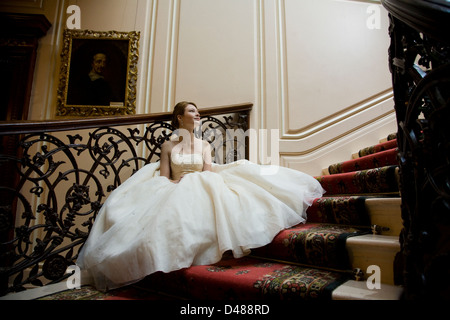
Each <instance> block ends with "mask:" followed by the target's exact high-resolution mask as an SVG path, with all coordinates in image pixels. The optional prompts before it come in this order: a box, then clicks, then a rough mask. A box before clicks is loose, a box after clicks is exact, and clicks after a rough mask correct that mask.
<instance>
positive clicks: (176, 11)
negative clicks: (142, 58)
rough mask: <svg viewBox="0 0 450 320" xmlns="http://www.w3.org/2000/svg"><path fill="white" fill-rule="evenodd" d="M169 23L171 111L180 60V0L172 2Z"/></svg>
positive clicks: (167, 96) (167, 105)
mask: <svg viewBox="0 0 450 320" xmlns="http://www.w3.org/2000/svg"><path fill="white" fill-rule="evenodd" d="M169 10H170V14H169V25H168V34H167V56H166V75H165V86H164V102H163V105H164V107H165V111H167V112H169V111H171V109H172V107H173V105H174V104H175V89H176V75H177V60H178V39H179V35H180V32H179V31H180V30H179V22H180V0H172V1H171V2H170V8H169Z"/></svg>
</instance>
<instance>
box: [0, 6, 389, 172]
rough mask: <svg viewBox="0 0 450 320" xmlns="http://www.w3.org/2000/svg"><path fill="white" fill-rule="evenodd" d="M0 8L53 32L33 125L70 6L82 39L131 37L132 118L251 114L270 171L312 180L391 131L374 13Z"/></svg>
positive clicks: (46, 110) (382, 37)
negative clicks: (183, 104) (134, 68)
mask: <svg viewBox="0 0 450 320" xmlns="http://www.w3.org/2000/svg"><path fill="white" fill-rule="evenodd" d="M5 4H6V5H9V6H8V7H4V8H5V10H8V11H16V12H28V13H44V14H45V15H46V16H47V19H49V21H50V22H51V23H52V28H51V29H50V30H49V32H48V34H47V36H45V37H44V38H42V39H41V44H40V51H39V55H38V60H37V65H36V72H35V84H34V87H33V91H32V98H31V107H30V108H31V110H30V119H50V118H54V115H55V109H56V89H57V87H58V78H59V63H60V58H59V54H60V51H61V43H62V31H63V29H64V28H65V24H66V20H67V18H68V16H69V15H70V14H67V13H66V9H67V7H68V6H69V5H77V6H79V7H80V9H81V29H92V30H96V31H108V30H116V31H134V30H136V31H140V33H141V37H140V42H139V66H138V87H137V101H136V102H137V105H136V107H137V113H150V112H161V111H171V110H172V107H173V105H174V104H175V103H176V102H178V101H180V100H191V101H195V102H196V103H197V105H198V106H199V107H202V106H205V107H206V106H208V107H210V106H221V105H228V104H235V103H242V102H252V103H253V104H254V109H253V112H252V114H251V126H252V128H253V129H257V130H258V129H268V130H269V133H270V130H271V129H275V130H278V132H277V133H278V135H279V136H278V138H279V140H278V141H279V144H278V146H279V155H277V156H275V157H273V159H272V160H273V162H272V163H275V162H279V163H280V164H282V165H284V166H288V167H291V168H294V169H299V170H302V171H304V172H307V173H310V174H312V175H318V174H321V170H322V169H323V168H325V167H326V166H328V165H329V164H331V163H334V162H337V161H341V160H347V159H349V158H350V156H351V154H352V153H354V152H357V151H358V150H359V148H361V147H364V146H367V145H371V144H375V143H376V142H377V141H378V139H380V138H384V137H386V136H387V135H388V134H389V133H393V132H395V131H396V124H395V114H394V110H393V101H392V92H391V79H390V73H389V69H388V62H387V58H388V57H387V50H388V45H389V36H388V17H387V12H386V11H385V10H384V8H383V7H382V6H381V5H380V4H379V2H377V1H364V0H360V1H356V0H355V1H344V0H59V1H58V0H14V1H10V0H5V1H3V5H5ZM378 12H379V15H378ZM378 17H379V19H378ZM368 23H369V25H368ZM252 143H257V144H258V147H259V148H258V150H259V153H260V156H253V159H251V160H252V161H259V160H260V159H262V158H263V157H262V155H264V154H266V152H265V151H264V150H265V149H264V148H263V145H265V144H266V142H265V141H252ZM267 154H268V155H269V156H270V155H271V154H270V152H269V153H267Z"/></svg>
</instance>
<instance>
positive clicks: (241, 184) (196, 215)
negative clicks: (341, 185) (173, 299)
mask: <svg viewBox="0 0 450 320" xmlns="http://www.w3.org/2000/svg"><path fill="white" fill-rule="evenodd" d="M202 167H203V162H202V157H201V155H197V156H196V155H194V156H192V155H177V156H176V157H174V160H173V161H172V163H171V168H172V175H173V178H174V179H178V178H179V177H180V176H181V175H184V174H185V175H184V177H183V179H181V181H180V182H179V183H177V184H176V183H172V182H171V181H169V179H167V178H166V177H161V176H159V162H156V163H151V164H148V165H146V166H144V167H143V168H142V169H140V170H139V171H138V172H136V173H135V174H134V175H133V176H131V177H130V178H129V179H128V180H126V181H125V182H124V183H123V184H122V185H120V186H119V187H118V188H117V189H116V190H114V191H113V192H112V193H111V194H110V196H109V197H108V199H107V200H106V201H105V203H104V204H103V206H102V208H101V210H100V212H99V214H98V216H97V218H96V220H95V223H94V225H93V227H92V230H91V232H90V235H89V237H88V240H87V241H86V243H85V245H84V246H83V248H82V249H81V251H80V254H79V257H78V259H77V265H78V266H79V267H80V268H81V269H82V270H86V271H87V272H88V273H89V275H90V277H91V278H92V279H93V282H94V283H93V284H94V285H95V286H96V287H97V288H98V289H100V290H108V289H113V288H117V287H120V286H124V285H127V284H131V283H134V282H137V281H139V280H141V279H143V278H144V277H145V276H147V275H149V274H151V273H153V272H156V271H163V272H170V271H174V270H178V269H181V268H186V267H189V266H191V265H203V264H212V263H216V262H218V261H219V260H220V259H221V257H222V254H223V253H224V252H225V251H229V250H231V252H232V253H233V256H234V257H236V258H239V257H242V256H244V255H247V254H249V253H250V249H251V248H257V247H261V246H264V245H266V244H268V243H270V242H271V241H272V239H273V238H274V237H275V236H276V235H277V233H278V232H279V231H281V230H282V229H285V228H288V227H291V226H294V225H296V224H299V223H302V222H305V220H306V209H307V208H308V206H310V205H311V204H312V202H313V200H314V199H315V198H318V197H321V196H322V195H323V193H324V190H323V189H322V187H321V185H320V184H319V182H318V181H317V180H316V179H314V178H313V177H311V176H309V175H307V174H305V173H302V172H299V171H296V170H293V169H288V168H284V167H275V168H276V169H277V170H273V169H274V167H271V169H269V168H268V167H265V166H262V165H257V164H254V163H251V162H249V161H247V160H240V161H237V162H233V163H231V164H225V165H213V167H212V171H204V172H202ZM187 173H189V174H187Z"/></svg>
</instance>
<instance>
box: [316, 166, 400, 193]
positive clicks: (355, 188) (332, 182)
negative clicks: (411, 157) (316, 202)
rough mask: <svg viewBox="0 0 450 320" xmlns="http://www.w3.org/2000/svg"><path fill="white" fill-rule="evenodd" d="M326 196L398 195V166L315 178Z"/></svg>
mask: <svg viewBox="0 0 450 320" xmlns="http://www.w3.org/2000/svg"><path fill="white" fill-rule="evenodd" d="M315 178H316V179H317V180H318V181H319V182H320V184H321V185H322V187H323V188H324V189H325V190H326V193H325V195H326V196H329V195H358V194H359V195H367V194H372V195H373V194H382V195H385V194H392V195H395V194H396V195H398V192H399V188H398V165H392V166H384V167H379V168H373V169H367V170H360V171H355V172H346V173H337V174H333V175H322V176H316V177H315Z"/></svg>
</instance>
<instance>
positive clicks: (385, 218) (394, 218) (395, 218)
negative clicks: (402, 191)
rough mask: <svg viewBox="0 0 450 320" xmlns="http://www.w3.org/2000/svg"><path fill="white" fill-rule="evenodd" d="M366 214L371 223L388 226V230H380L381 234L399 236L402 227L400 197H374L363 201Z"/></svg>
mask: <svg viewBox="0 0 450 320" xmlns="http://www.w3.org/2000/svg"><path fill="white" fill-rule="evenodd" d="M365 206H366V209H367V214H368V216H369V218H370V224H371V225H377V226H381V227H388V228H389V230H386V231H382V234H383V235H387V236H399V235H400V232H401V230H402V228H403V220H402V214H401V198H399V197H394V198H391V197H385V198H381V197H374V198H370V197H369V198H367V199H366V201H365Z"/></svg>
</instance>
